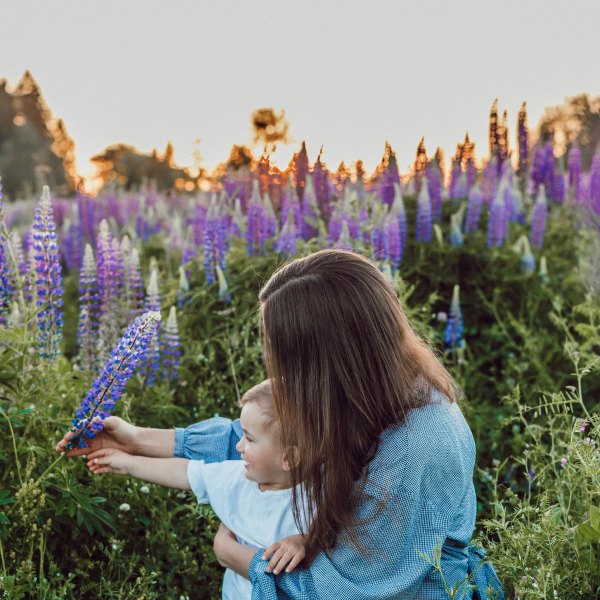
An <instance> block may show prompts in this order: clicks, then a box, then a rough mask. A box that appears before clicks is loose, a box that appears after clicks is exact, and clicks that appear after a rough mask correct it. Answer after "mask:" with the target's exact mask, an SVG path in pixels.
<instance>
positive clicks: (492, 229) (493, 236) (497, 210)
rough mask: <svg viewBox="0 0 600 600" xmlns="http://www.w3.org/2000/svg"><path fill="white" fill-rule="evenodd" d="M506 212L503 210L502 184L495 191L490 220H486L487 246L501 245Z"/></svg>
mask: <svg viewBox="0 0 600 600" xmlns="http://www.w3.org/2000/svg"><path fill="white" fill-rule="evenodd" d="M505 217H506V212H505V210H504V189H503V188H502V186H500V188H499V189H498V191H497V192H496V195H495V197H494V202H493V203H492V208H491V210H490V220H489V221H488V236H487V245H488V248H491V247H492V246H499V247H500V246H502V242H503V241H504V233H505V231H504V220H505Z"/></svg>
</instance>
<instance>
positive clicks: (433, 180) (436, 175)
mask: <svg viewBox="0 0 600 600" xmlns="http://www.w3.org/2000/svg"><path fill="white" fill-rule="evenodd" d="M427 181H428V182H429V183H428V187H429V197H430V199H431V218H432V219H433V222H434V223H439V222H440V221H441V220H442V174H441V172H440V167H439V165H438V163H437V161H434V162H430V163H429V165H428V166H427Z"/></svg>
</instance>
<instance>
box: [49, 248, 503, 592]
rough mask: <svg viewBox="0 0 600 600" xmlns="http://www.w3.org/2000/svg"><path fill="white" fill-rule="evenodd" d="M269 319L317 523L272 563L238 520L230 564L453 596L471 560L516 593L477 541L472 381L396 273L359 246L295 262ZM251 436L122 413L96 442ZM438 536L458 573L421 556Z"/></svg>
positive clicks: (226, 546)
mask: <svg viewBox="0 0 600 600" xmlns="http://www.w3.org/2000/svg"><path fill="white" fill-rule="evenodd" d="M260 321H261V337H262V343H263V347H264V351H265V357H266V363H267V373H268V376H269V378H270V379H271V381H272V385H273V396H274V401H275V405H276V409H277V414H278V417H279V420H280V425H281V437H282V448H283V449H284V450H285V449H288V450H289V449H292V448H294V447H296V448H297V455H296V458H297V460H296V461H292V463H291V466H292V471H291V474H292V480H293V483H294V496H293V509H294V515H295V518H296V521H297V524H298V526H299V528H300V529H301V530H303V531H306V539H305V543H306V558H305V561H304V567H305V568H304V569H295V570H294V571H293V572H292V573H280V574H278V575H274V574H272V573H268V572H266V567H267V561H266V560H263V555H262V552H257V553H256V554H254V553H253V552H251V551H249V550H248V548H244V547H242V546H240V545H239V544H237V542H236V541H235V538H233V537H232V536H231V535H230V533H229V532H228V531H227V530H226V529H224V528H222V529H221V530H220V531H219V533H218V534H217V536H216V538H215V553H216V554H217V557H218V558H219V561H220V562H221V564H223V565H224V566H226V567H228V568H231V569H233V570H234V571H236V572H238V573H241V574H243V575H245V576H246V577H248V578H249V579H250V581H251V582H252V584H253V588H254V589H253V593H254V597H255V598H265V599H275V598H278V597H289V598H294V599H298V600H299V599H301V598H302V599H304V598H309V599H312V598H337V597H340V598H341V597H346V598H348V599H354V598H365V599H367V598H369V599H377V600H379V599H384V598H385V599H387V598H419V599H421V598H423V599H424V598H427V599H428V600H432V599H434V600H435V599H440V600H441V599H443V598H447V597H448V596H447V592H446V587H447V588H449V589H452V588H453V587H454V586H455V584H457V583H458V584H460V583H461V582H462V581H463V580H464V579H465V578H466V577H467V575H468V574H469V573H472V572H474V575H473V579H474V580H475V583H476V584H477V586H478V589H479V594H480V595H481V597H482V598H487V597H489V596H488V593H487V592H486V588H487V587H488V585H492V586H493V587H494V589H495V595H492V596H491V597H497V598H501V597H503V595H502V591H501V587H500V584H499V582H498V580H497V578H496V577H495V573H494V572H493V569H492V568H491V566H490V565H479V563H480V554H479V553H478V552H477V551H475V550H474V549H473V548H472V547H467V544H468V543H469V541H470V539H471V535H472V533H473V529H474V525H475V512H476V500H475V490H474V487H473V481H472V479H473V466H474V461H475V445H474V442H473V437H472V435H471V432H470V430H469V427H468V425H467V424H466V422H465V420H464V418H463V416H462V414H461V412H460V409H459V407H458V405H457V403H456V396H457V387H456V385H455V383H454V381H453V380H452V378H451V376H450V375H449V374H448V373H447V371H446V370H445V369H444V367H443V366H442V365H441V364H440V362H439V361H438V360H437V359H436V357H435V356H434V354H433V353H432V352H431V350H430V349H429V348H428V347H427V345H426V344H425V343H424V342H423V340H421V339H420V338H419V337H418V336H417V335H416V334H415V332H414V331H413V330H412V328H411V326H410V324H409V322H408V320H407V319H406V316H405V315H404V313H403V311H402V309H401V307H400V304H399V301H398V297H397V295H396V293H395V291H394V289H393V288H392V286H391V285H390V284H389V282H388V281H387V280H386V279H385V277H384V276H383V275H382V273H381V272H380V271H379V270H378V269H377V268H376V267H375V266H374V265H373V264H372V263H370V262H369V261H368V260H366V259H364V258H362V257H361V256H359V255H356V254H353V253H350V252H345V251H337V250H324V251H321V252H317V253H315V254H312V255H310V256H307V257H305V258H301V259H298V260H295V261H292V262H290V263H288V264H287V265H285V266H283V267H282V268H281V269H279V270H278V271H277V272H276V273H275V274H274V275H273V276H272V277H271V279H270V280H269V281H268V282H267V284H266V285H265V287H264V288H263V290H262V291H261V293H260ZM107 425H108V422H107ZM142 432H147V433H142ZM103 436H104V437H103ZM173 437H174V439H173ZM240 437H241V431H240V429H239V424H238V423H237V422H234V423H230V422H229V421H227V420H224V419H210V420H209V421H205V422H203V423H199V424H197V425H193V426H191V427H189V428H188V429H186V430H181V429H176V431H175V435H174V436H173V433H172V432H160V431H158V430H141V431H140V430H138V429H136V428H132V426H126V425H125V424H124V423H123V422H121V421H117V422H116V423H115V427H113V426H112V424H111V425H110V426H109V427H107V428H106V433H103V435H102V436H99V438H100V439H99V441H98V442H97V443H98V444H102V443H106V444H111V445H112V444H118V445H119V447H121V448H122V449H127V450H128V451H133V452H137V453H149V454H150V455H152V456H156V455H165V454H166V453H170V452H171V451H173V452H174V454H175V455H176V456H184V457H187V458H194V459H204V460H207V461H209V460H212V461H220V460H226V459H233V458H239V455H238V454H237V453H236V451H235V444H236V443H237V441H238V440H239V438H240ZM138 440H139V441H138ZM61 444H63V445H62V448H64V441H63V442H61ZM59 449H60V445H59ZM88 451H89V450H88ZM79 453H82V452H79ZM159 453H160V454H159ZM300 482H302V483H303V485H302V486H301V487H300V488H296V487H295V486H296V484H298V483H300ZM298 489H301V490H303V492H302V493H303V496H304V497H303V498H299V497H297V494H298V492H297V490H298ZM301 507H305V509H304V510H305V511H306V514H305V513H304V512H303V510H302V508H301ZM309 515H310V519H309V518H308V516H309ZM438 544H441V567H442V574H443V578H442V576H441V575H440V573H439V571H437V570H436V569H434V568H433V567H432V565H431V564H429V563H428V562H426V561H425V560H424V559H423V558H422V557H421V556H420V554H419V553H423V554H425V555H427V556H432V555H433V554H434V548H435V547H436V546H437V545H438ZM477 566H479V568H477ZM476 593H477V592H476ZM469 596H470V593H469V594H467V595H466V597H469ZM474 597H476V596H474Z"/></svg>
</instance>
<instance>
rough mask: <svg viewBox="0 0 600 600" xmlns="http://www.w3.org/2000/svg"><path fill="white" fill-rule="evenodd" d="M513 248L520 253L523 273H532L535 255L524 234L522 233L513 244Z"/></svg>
mask: <svg viewBox="0 0 600 600" xmlns="http://www.w3.org/2000/svg"><path fill="white" fill-rule="evenodd" d="M515 250H516V251H517V252H519V253H520V254H521V271H523V273H525V275H532V274H533V271H534V270H535V256H533V253H532V252H531V246H530V245H529V240H528V239H527V236H526V235H522V236H521V237H520V238H519V239H518V240H517V243H516V244H515Z"/></svg>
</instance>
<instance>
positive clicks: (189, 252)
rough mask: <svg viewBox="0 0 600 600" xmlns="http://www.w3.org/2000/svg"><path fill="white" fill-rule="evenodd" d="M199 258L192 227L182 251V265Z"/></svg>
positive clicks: (187, 233)
mask: <svg viewBox="0 0 600 600" xmlns="http://www.w3.org/2000/svg"><path fill="white" fill-rule="evenodd" d="M197 258H198V248H197V247H196V242H195V240H194V230H193V228H192V226H191V225H190V226H189V227H188V228H187V232H186V236H185V239H184V241H183V247H182V249H181V264H182V265H186V264H188V263H191V262H192V261H194V260H196V259H197Z"/></svg>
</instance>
